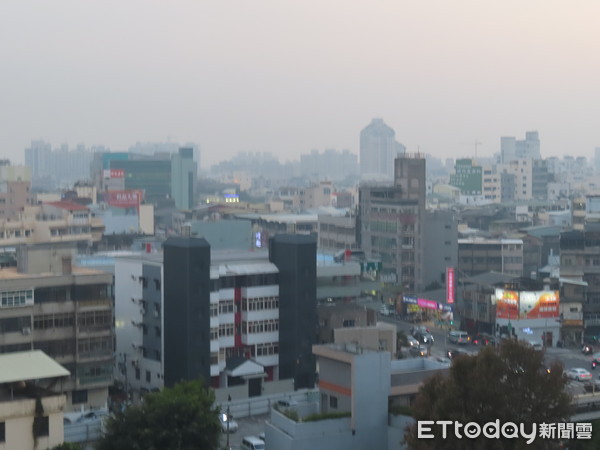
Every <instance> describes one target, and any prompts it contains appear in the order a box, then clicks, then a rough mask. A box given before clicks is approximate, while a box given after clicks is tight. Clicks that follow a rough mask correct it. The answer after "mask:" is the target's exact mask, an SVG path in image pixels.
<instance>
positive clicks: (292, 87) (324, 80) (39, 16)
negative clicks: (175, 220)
mask: <svg viewBox="0 0 600 450" xmlns="http://www.w3.org/2000/svg"><path fill="white" fill-rule="evenodd" d="M599 17H600V2H598V1H597V0H589V1H588V0H580V1H577V2H566V1H563V0H561V1H555V0H539V1H538V0H527V1H523V0H502V1H477V0H470V1H466V0H451V1H427V0H410V1H405V0H390V1H386V0H379V1H378V0H369V1H358V0H344V1H341V0H319V1H313V0H302V1H287V0H273V1H260V0H229V1H228V0H211V1H203V0H193V1H170V0H169V1H167V0H163V1H150V0H143V1H132V0H119V1H107V0H102V1H91V0H90V1H81V0H73V1H61V0H51V1H35V2H34V1H29V0H15V1H13V0H2V1H0V68H1V71H2V72H1V75H0V149H1V155H0V156H2V157H9V158H11V159H12V160H13V161H14V162H17V163H19V162H22V161H23V149H24V148H25V147H26V146H28V145H29V142H30V141H31V140H32V139H45V140H47V141H50V142H51V143H52V144H53V146H59V145H60V144H61V143H68V144H69V145H70V146H75V145H76V144H77V143H80V142H83V143H85V144H86V145H87V146H91V145H106V146H108V147H110V148H111V149H112V150H113V151H117V150H125V149H127V148H128V147H129V146H130V145H132V144H134V143H135V142H137V141H166V140H168V139H170V140H172V141H177V142H180V143H183V142H188V141H191V142H196V143H198V144H199V145H200V146H201V152H202V164H203V166H204V167H206V165H207V164H212V163H214V162H217V161H220V160H222V159H226V158H229V157H231V156H232V155H234V154H236V153H237V152H238V151H265V152H272V153H273V154H275V155H276V156H278V157H279V158H280V159H281V160H286V159H297V158H298V157H299V155H300V154H301V153H305V152H308V151H310V150H311V149H313V148H317V149H320V150H322V149H324V148H337V149H343V148H347V149H349V150H351V151H353V152H355V153H358V147H359V133H360V130H361V129H362V128H363V127H364V126H366V125H367V124H368V123H369V122H370V121H371V118H373V117H381V118H383V119H384V120H385V121H386V123H387V124H389V125H390V126H392V127H393V128H394V129H395V130H396V136H397V139H398V141H400V142H402V143H403V144H404V145H406V147H407V150H408V151H411V152H413V151H417V149H420V150H421V151H423V152H426V153H431V154H433V155H435V156H439V157H443V156H450V157H460V156H471V155H472V154H473V152H474V145H473V144H472V142H474V141H475V140H476V139H478V140H480V141H481V142H482V145H480V146H479V154H480V155H491V154H492V153H494V152H496V151H498V150H499V145H500V136H506V135H508V136H516V137H517V138H518V139H522V138H524V136H525V131H527V130H537V131H539V133H540V139H541V149H542V155H543V156H554V155H557V156H560V155H563V154H571V155H585V156H591V155H592V153H593V149H594V147H596V146H600V126H599V119H600V114H599V113H600V26H598V19H599Z"/></svg>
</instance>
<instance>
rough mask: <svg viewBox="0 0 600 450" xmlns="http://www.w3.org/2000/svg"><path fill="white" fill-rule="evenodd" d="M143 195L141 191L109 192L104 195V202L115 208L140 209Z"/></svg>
mask: <svg viewBox="0 0 600 450" xmlns="http://www.w3.org/2000/svg"><path fill="white" fill-rule="evenodd" d="M142 198H143V193H142V191H140V190H128V191H107V192H105V193H104V201H105V202H106V203H108V204H109V206H114V207H115V208H135V209H139V206H140V203H141V202H142Z"/></svg>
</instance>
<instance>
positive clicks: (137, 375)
mask: <svg viewBox="0 0 600 450" xmlns="http://www.w3.org/2000/svg"><path fill="white" fill-rule="evenodd" d="M135 379H136V380H139V379H140V368H139V367H136V368H135Z"/></svg>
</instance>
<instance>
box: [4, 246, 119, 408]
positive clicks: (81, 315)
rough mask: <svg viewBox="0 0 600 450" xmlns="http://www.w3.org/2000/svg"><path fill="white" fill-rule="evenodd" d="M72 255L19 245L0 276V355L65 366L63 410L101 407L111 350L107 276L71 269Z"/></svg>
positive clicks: (68, 248)
mask: <svg viewBox="0 0 600 450" xmlns="http://www.w3.org/2000/svg"><path fill="white" fill-rule="evenodd" d="M73 253H74V246H73V244H70V245H69V244H63V245H56V244H37V245H22V246H19V248H18V250H17V267H11V268H3V269H2V270H0V280H1V283H0V286H1V287H0V295H1V296H2V302H1V304H0V353H12V352H18V351H26V350H42V351H44V352H45V353H46V354H47V355H49V356H50V357H52V358H53V359H54V360H55V361H56V362H58V363H59V364H61V365H62V366H64V367H65V368H66V369H67V370H68V371H69V372H70V374H71V375H70V377H69V378H68V379H67V381H65V382H64V384H63V389H64V391H65V392H66V394H67V404H66V409H67V410H72V409H79V408H80V407H82V406H83V407H88V408H89V407H96V408H98V407H101V406H104V405H105V403H106V402H107V398H108V386H109V385H110V384H111V383H112V366H113V350H114V349H113V343H114V325H113V302H112V276H111V275H110V274H107V273H104V272H100V271H97V270H91V269H84V268H80V267H76V266H73V265H72V258H73Z"/></svg>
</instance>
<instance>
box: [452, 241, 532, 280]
mask: <svg viewBox="0 0 600 450" xmlns="http://www.w3.org/2000/svg"><path fill="white" fill-rule="evenodd" d="M458 268H459V270H460V271H461V272H463V273H465V274H466V275H469V276H472V275H477V274H480V273H484V272H500V273H504V274H507V275H514V276H521V275H522V274H523V240H522V239H484V238H469V239H459V240H458Z"/></svg>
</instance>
